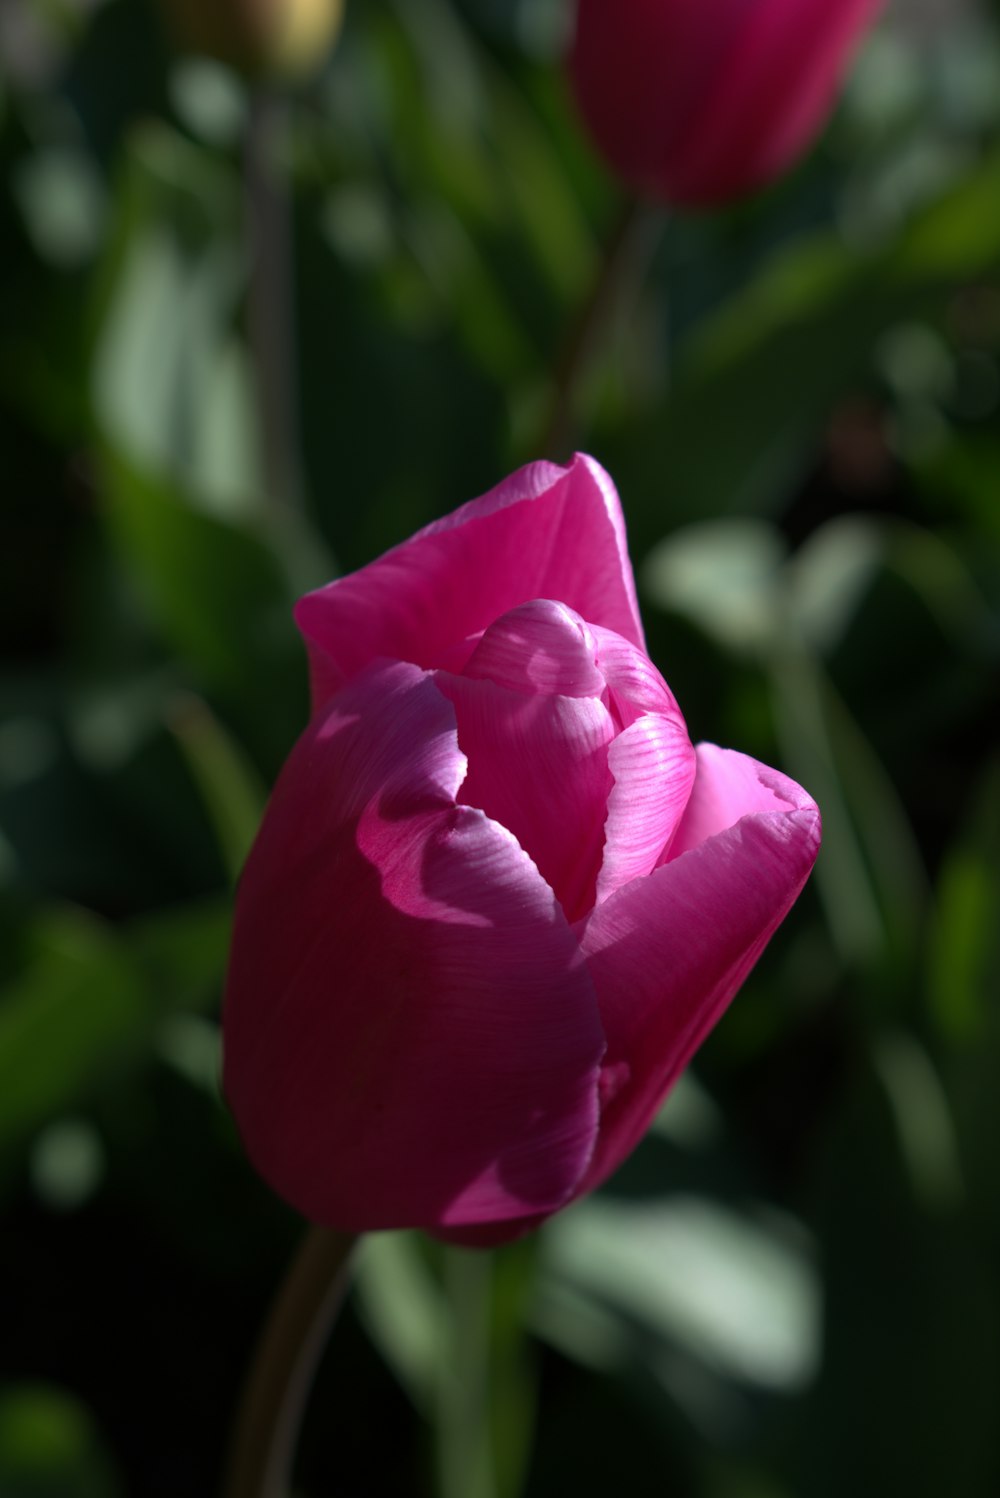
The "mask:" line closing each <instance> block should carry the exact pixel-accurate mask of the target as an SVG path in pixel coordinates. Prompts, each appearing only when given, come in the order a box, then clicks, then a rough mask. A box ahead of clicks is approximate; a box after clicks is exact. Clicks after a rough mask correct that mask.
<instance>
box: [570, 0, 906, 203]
mask: <svg viewBox="0 0 1000 1498" xmlns="http://www.w3.org/2000/svg"><path fill="white" fill-rule="evenodd" d="M881 3H882V0H579V3H578V15H577V24H576V38H575V42H574V45H573V50H572V53H571V57H570V72H571V76H572V81H573V85H574V88H575V92H576V97H577V101H578V103H579V106H580V111H581V113H582V115H583V117H584V120H585V121H586V123H587V126H588V127H589V129H590V132H591V134H592V135H593V138H594V140H595V141H596V143H597V145H598V146H599V148H600V150H601V151H602V152H603V154H604V155H605V156H606V157H607V159H608V161H609V162H610V163H611V165H612V167H613V168H614V169H615V171H616V172H617V173H618V174H619V175H620V176H621V177H622V178H624V180H625V181H626V182H629V183H631V184H632V185H633V186H634V187H636V188H638V189H639V190H640V191H644V192H647V193H649V194H651V195H652V196H654V197H661V198H665V199H667V200H668V201H669V202H673V203H678V204H689V205H696V204H708V203H721V202H726V201H728V200H729V199H731V198H736V197H739V196H740V195H741V194H743V193H746V192H749V191H751V190H752V189H754V188H757V187H761V186H763V184H764V183H766V182H770V181H772V180H773V179H774V178H775V177H778V176H780V174H781V173H782V172H783V171H785V170H786V169H787V168H788V167H789V166H791V165H792V163H793V162H794V161H796V160H797V159H798V157H799V156H801V155H802V154H803V153H804V152H805V151H806V150H807V149H808V147H809V146H810V145H811V143H812V141H813V139H814V138H815V136H816V135H817V134H818V133H819V131H820V130H821V129H822V127H823V125H824V123H825V121H826V119H827V116H828V115H829V113H830V111H831V109H832V107H833V103H834V99H835V97H836V93H837V88H838V86H839V84H840V81H841V78H842V76H843V73H844V70H845V68H846V66H847V63H848V61H849V59H850V56H851V53H852V51H853V49H854V47H855V46H856V44H857V43H858V40H859V38H860V36H861V34H862V33H863V31H864V30H865V28H866V27H867V26H868V25H869V24H870V22H871V21H872V20H873V19H874V16H875V14H876V12H877V11H878V10H879V9H880V6H881Z"/></svg>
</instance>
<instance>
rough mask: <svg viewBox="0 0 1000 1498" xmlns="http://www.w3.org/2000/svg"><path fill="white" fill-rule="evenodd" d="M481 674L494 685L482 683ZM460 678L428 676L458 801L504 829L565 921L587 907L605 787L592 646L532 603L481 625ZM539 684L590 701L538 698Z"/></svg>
mask: <svg viewBox="0 0 1000 1498" xmlns="http://www.w3.org/2000/svg"><path fill="white" fill-rule="evenodd" d="M518 647H520V648H518ZM491 670H492V671H495V672H496V674H497V676H498V677H499V678H500V680H501V681H502V683H503V685H498V684H497V682H496V681H494V680H489V679H487V680H483V679H480V678H481V677H482V676H483V675H484V674H485V673H486V672H488V671H491ZM466 673H467V674H465V675H463V676H452V675H450V674H447V673H445V672H441V673H439V675H438V685H439V687H440V689H441V691H442V692H443V693H444V694H445V695H446V696H447V697H448V699H449V701H451V702H452V703H453V704H454V707H455V713H456V717H457V720H458V742H459V744H460V745H461V747H462V749H463V751H464V752H465V754H466V755H467V756H468V760H469V773H468V776H467V778H466V781H465V784H464V785H463V787H462V801H463V802H465V803H466V804H467V805H470V806H477V807H480V808H482V810H483V811H485V812H486V814H487V815H488V816H490V817H493V818H494V819H495V820H496V821H498V822H500V823H501V824H502V825H503V826H504V827H507V828H509V829H510V831H511V832H512V833H513V834H514V836H515V837H516V838H517V840H518V842H519V843H520V845H521V847H522V848H524V850H525V852H527V853H529V854H530V855H531V857H532V859H534V861H535V863H536V864H537V866H538V869H539V871H540V873H541V874H542V876H543V878H544V879H545V880H546V881H547V883H548V884H549V886H550V887H551V888H552V889H553V890H554V891H555V894H556V898H557V899H558V900H559V902H560V904H561V905H562V907H563V910H564V911H565V912H566V916H567V918H568V919H569V920H575V919H577V917H578V916H580V915H582V914H583V913H584V912H585V911H586V910H588V909H589V908H590V906H591V905H592V904H593V902H594V890H595V884H596V880H597V871H598V868H599V865H600V860H601V848H602V845H603V842H604V821H605V816H606V812H607V804H608V795H609V792H610V791H611V786H612V780H611V774H610V771H609V769H608V746H609V745H610V744H611V741H612V739H613V738H614V735H615V724H614V721H613V720H612V717H611V715H610V713H609V712H608V710H607V708H606V707H605V706H604V705H603V703H602V702H601V701H600V696H599V694H600V691H601V690H602V688H603V685H604V682H603V678H602V677H601V675H600V673H599V672H598V671H597V669H596V667H595V665H594V645H593V639H592V637H591V636H590V633H589V631H588V630H587V629H586V626H584V625H583V624H582V621H580V620H579V619H578V618H577V617H576V616H575V615H573V614H572V612H571V611H570V610H567V609H563V608H561V607H560V606H559V605H556V604H550V603H545V602H538V603H534V604H530V605H527V606H526V607H524V608H522V609H517V610H515V611H514V612H513V613H512V614H508V615H505V616H504V618H503V619H501V620H499V621H498V622H497V624H495V625H493V626H492V627H491V628H490V629H489V630H487V632H486V634H485V635H484V636H483V639H482V642H481V644H480V645H479V646H478V647H477V649H476V651H475V652H474V654H473V656H472V658H471V660H470V661H469V664H468V667H467V668H466ZM540 683H542V684H547V685H562V686H564V687H567V688H569V689H570V690H571V691H574V692H579V691H581V690H587V689H590V690H592V691H593V692H594V694H595V695H593V696H582V695H573V696H564V695H560V694H556V695H541V694H540V693H539V684H540ZM661 846H662V844H661Z"/></svg>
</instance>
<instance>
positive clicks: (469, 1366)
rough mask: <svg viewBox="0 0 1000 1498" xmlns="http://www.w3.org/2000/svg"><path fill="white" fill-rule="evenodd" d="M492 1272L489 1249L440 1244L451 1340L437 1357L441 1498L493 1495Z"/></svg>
mask: <svg viewBox="0 0 1000 1498" xmlns="http://www.w3.org/2000/svg"><path fill="white" fill-rule="evenodd" d="M492 1275H493V1264H492V1255H491V1254H489V1253H483V1252H479V1251H475V1250H473V1251H468V1250H464V1249H457V1248H449V1249H446V1250H445V1262H444V1283H445V1291H446V1294H447V1299H448V1305H449V1311H450V1331H451V1338H450V1340H451V1345H450V1348H449V1349H448V1355H447V1356H446V1357H444V1358H443V1359H442V1360H441V1370H440V1385H439V1390H438V1394H439V1405H438V1418H437V1422H436V1424H437V1443H438V1470H439V1482H440V1492H441V1498H496V1477H495V1471H494V1463H493V1449H492V1439H491V1430H490V1402H489V1394H490V1390H489V1367H490V1356H489V1351H490V1322H491V1311H492V1301H491V1291H492Z"/></svg>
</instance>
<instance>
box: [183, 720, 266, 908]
mask: <svg viewBox="0 0 1000 1498" xmlns="http://www.w3.org/2000/svg"><path fill="white" fill-rule="evenodd" d="M168 724H169V727H170V728H171V730H172V732H173V733H174V735H175V736H176V738H177V741H178V743H179V744H180V746H181V749H182V750H183V752H184V755H185V758H186V759H187V762H188V765H189V766H190V769H191V773H192V775H193V776H194V778H195V781H196V783H197V785H198V789H199V790H200V792H201V795H202V799H203V801H204V803H205V807H206V809H207V811H208V814H209V816H210V818H211V820H212V825H213V827H214V828H215V834H216V837H217V839H218V842H219V848H220V851H221V852H222V855H223V858H224V859H225V862H226V866H227V868H228V869H229V873H230V876H231V878H232V879H233V880H234V882H235V880H236V879H237V878H238V876H239V873H240V870H241V869H242V867H243V863H244V860H245V859H246V856H247V854H248V853H249V851H250V844H251V843H252V842H253V839H254V836H255V835H256V832H257V828H258V826H259V825H260V819H261V815H262V814H263V810H264V802H265V801H266V799H267V791H266V788H265V787H264V785H263V784H262V783H261V780H260V777H259V776H258V774H257V772H256V770H255V769H254V767H253V766H252V765H251V764H250V763H249V761H248V760H247V758H246V755H245V754H244V753H243V752H242V750H241V749H240V747H239V745H238V744H237V743H236V742H235V740H234V739H233V738H232V736H231V735H230V734H228V733H227V732H226V730H225V728H224V727H223V725H222V724H221V723H220V722H219V719H218V718H217V717H216V716H215V714H214V713H213V712H212V711H211V709H210V708H209V706H208V704H207V703H206V702H204V701H203V700H202V699H201V698H200V697H196V696H194V694H193V693H184V694H181V695H179V696H177V697H175V699H174V701H173V703H172V704H171V707H170V710H169V715H168Z"/></svg>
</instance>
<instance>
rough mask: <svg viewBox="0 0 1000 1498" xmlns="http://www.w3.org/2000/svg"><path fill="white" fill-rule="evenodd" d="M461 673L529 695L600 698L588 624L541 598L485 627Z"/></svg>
mask: <svg viewBox="0 0 1000 1498" xmlns="http://www.w3.org/2000/svg"><path fill="white" fill-rule="evenodd" d="M462 675H463V676H465V677H468V678H470V679H474V680H477V681H492V682H493V683H494V684H495V685H496V686H498V687H509V688H510V690H511V691H514V692H521V693H522V694H524V695H525V696H530V697H533V696H536V695H538V694H546V695H552V694H554V693H558V694H559V695H560V696H563V697H600V696H601V694H602V693H603V691H604V685H605V683H604V676H603V675H602V673H601V672H600V671H599V670H598V668H597V642H596V640H595V638H594V633H593V631H592V630H591V628H590V626H589V625H588V624H587V623H586V622H585V621H584V620H583V619H581V617H580V615H579V614H577V613H576V612H575V611H574V610H573V609H570V608H567V607H566V605H565V604H562V603H555V602H553V601H552V600H551V599H547V598H535V599H532V601H531V602H530V603H524V604H521V605H520V607H519V608H516V609H511V610H510V612H509V613H507V614H504V615H502V617H501V618H499V619H497V620H496V621H495V622H494V623H493V624H491V625H490V627H489V629H487V631H486V633H485V634H484V635H483V637H482V639H481V640H480V641H479V644H478V645H477V646H476V648H475V650H473V652H472V654H471V656H470V657H469V660H468V662H467V664H466V666H465V669H464V671H463V672H462Z"/></svg>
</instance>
